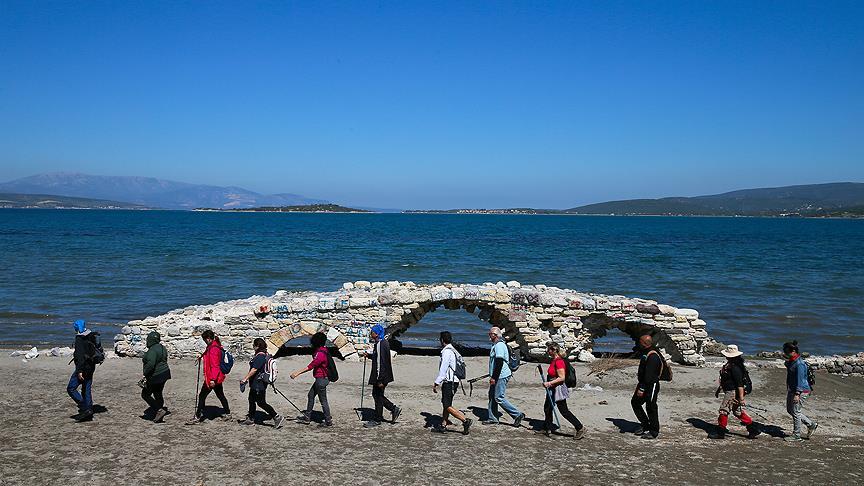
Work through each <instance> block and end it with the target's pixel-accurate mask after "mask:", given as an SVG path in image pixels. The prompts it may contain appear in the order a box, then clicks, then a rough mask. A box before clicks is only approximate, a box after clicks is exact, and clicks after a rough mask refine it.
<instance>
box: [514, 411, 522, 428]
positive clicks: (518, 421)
mask: <svg viewBox="0 0 864 486" xmlns="http://www.w3.org/2000/svg"><path fill="white" fill-rule="evenodd" d="M524 419H525V414H524V413H520V414H519V416H518V417H516V419H515V420H513V427H516V428H519V427H521V426H522V420H524Z"/></svg>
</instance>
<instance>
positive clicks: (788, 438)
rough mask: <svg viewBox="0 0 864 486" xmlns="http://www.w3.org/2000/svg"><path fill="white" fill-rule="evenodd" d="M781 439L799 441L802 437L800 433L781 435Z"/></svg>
mask: <svg viewBox="0 0 864 486" xmlns="http://www.w3.org/2000/svg"><path fill="white" fill-rule="evenodd" d="M783 440H785V441H786V442H801V441H802V440H804V439H802V438H801V436H800V435H795V434H792V435H787V436H786V437H783Z"/></svg>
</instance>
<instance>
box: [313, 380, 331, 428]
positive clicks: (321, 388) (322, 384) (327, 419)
mask: <svg viewBox="0 0 864 486" xmlns="http://www.w3.org/2000/svg"><path fill="white" fill-rule="evenodd" d="M329 384H330V380H328V379H327V378H317V379H316V380H315V385H316V386H317V387H318V401H319V402H321V409H322V410H323V411H324V423H326V424H331V423H333V417H331V416H330V402H328V401H327V385H329Z"/></svg>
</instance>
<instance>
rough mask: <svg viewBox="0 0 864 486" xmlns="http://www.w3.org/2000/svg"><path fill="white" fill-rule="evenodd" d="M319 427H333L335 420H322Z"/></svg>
mask: <svg viewBox="0 0 864 486" xmlns="http://www.w3.org/2000/svg"><path fill="white" fill-rule="evenodd" d="M318 427H333V421H332V420H325V421H323V422H321V423H320V424H318Z"/></svg>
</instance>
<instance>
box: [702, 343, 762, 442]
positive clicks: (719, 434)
mask: <svg viewBox="0 0 864 486" xmlns="http://www.w3.org/2000/svg"><path fill="white" fill-rule="evenodd" d="M720 354H722V355H723V356H725V357H726V364H724V365H723V367H722V368H720V386H718V387H717V391H716V392H714V396H715V397H719V396H720V391H721V390H722V391H723V401H722V402H721V403H720V413H719V415H718V416H717V427H718V429H717V431H716V432H715V433H713V434H710V435H709V436H708V437H709V438H711V439H723V438H725V437H726V433H727V432H728V429H727V425H728V423H729V413H730V412H731V413H732V414H733V415H734V416H735V417H737V418H738V419H739V420H741V423H742V424H743V425H744V426H745V427H747V438H749V439H755V438H756V436H757V435H759V428H758V427H757V426H756V425H755V424H754V423H753V419H752V418H750V416H749V415H747V411H746V408H745V407H746V404H745V400H744V397H745V395H747V393H749V392H748V391H747V380H748V379H749V378H748V374H747V368H745V366H744V358H743V354H744V353H742V352H741V351H739V350H738V346H736V345H734V344H730V345H729V346H727V347H726V349H724V350H723V351H720Z"/></svg>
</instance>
